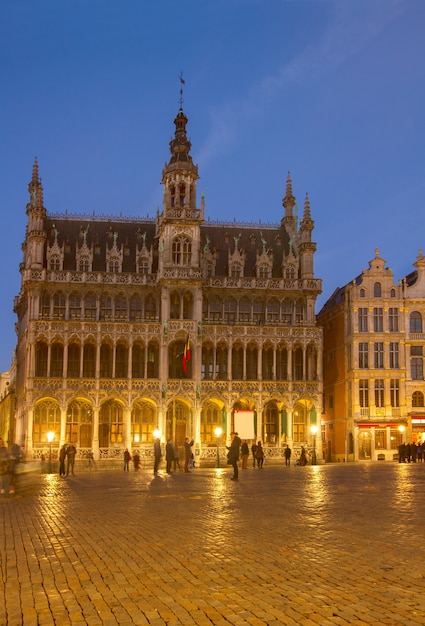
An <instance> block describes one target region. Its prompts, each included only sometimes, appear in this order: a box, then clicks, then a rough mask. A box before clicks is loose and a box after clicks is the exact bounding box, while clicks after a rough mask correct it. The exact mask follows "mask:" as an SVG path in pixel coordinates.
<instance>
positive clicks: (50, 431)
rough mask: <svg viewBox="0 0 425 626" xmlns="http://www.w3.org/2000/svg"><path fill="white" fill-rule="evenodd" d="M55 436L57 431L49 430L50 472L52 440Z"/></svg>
mask: <svg viewBox="0 0 425 626" xmlns="http://www.w3.org/2000/svg"><path fill="white" fill-rule="evenodd" d="M54 438H55V433H54V432H53V431H52V430H49V432H48V433H47V441H48V442H49V474H51V473H52V441H53V439H54Z"/></svg>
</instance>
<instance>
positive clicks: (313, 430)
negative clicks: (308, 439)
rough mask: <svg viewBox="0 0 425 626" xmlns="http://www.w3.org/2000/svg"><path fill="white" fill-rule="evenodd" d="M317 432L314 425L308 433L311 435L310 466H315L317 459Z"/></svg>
mask: <svg viewBox="0 0 425 626" xmlns="http://www.w3.org/2000/svg"><path fill="white" fill-rule="evenodd" d="M317 431H318V428H317V426H316V425H315V424H314V425H313V426H311V428H310V432H311V434H312V435H313V455H312V457H311V464H312V465H316V462H317V459H316V435H317Z"/></svg>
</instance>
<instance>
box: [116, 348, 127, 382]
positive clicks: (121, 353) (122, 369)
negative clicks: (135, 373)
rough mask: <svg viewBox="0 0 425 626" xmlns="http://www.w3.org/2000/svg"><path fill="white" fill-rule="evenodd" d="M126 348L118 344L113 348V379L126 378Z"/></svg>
mask: <svg viewBox="0 0 425 626" xmlns="http://www.w3.org/2000/svg"><path fill="white" fill-rule="evenodd" d="M127 374H128V348H127V346H125V345H123V344H121V343H119V344H118V345H117V347H116V348H115V378H127Z"/></svg>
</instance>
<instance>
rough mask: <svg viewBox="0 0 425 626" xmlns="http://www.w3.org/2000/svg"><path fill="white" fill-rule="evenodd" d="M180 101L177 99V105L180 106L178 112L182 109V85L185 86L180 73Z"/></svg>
mask: <svg viewBox="0 0 425 626" xmlns="http://www.w3.org/2000/svg"><path fill="white" fill-rule="evenodd" d="M179 79H180V99H179V105H180V110H182V109H183V85H184V84H185V82H184V79H183V72H180V76H179Z"/></svg>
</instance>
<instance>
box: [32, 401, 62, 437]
mask: <svg viewBox="0 0 425 626" xmlns="http://www.w3.org/2000/svg"><path fill="white" fill-rule="evenodd" d="M60 428H61V411H60V408H59V405H58V403H57V402H55V401H54V400H43V401H41V402H39V403H38V404H37V405H36V406H35V409H34V422H33V431H32V433H33V442H34V443H35V444H37V443H47V433H48V432H53V433H55V438H54V441H59V437H60Z"/></svg>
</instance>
